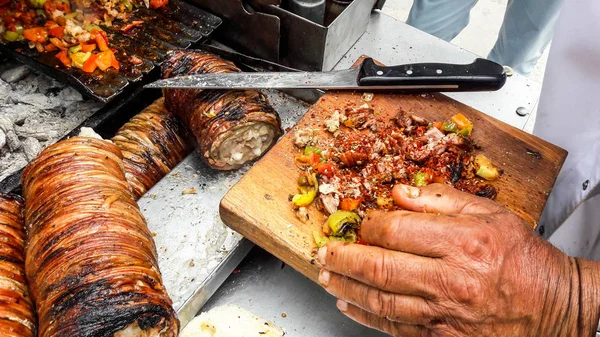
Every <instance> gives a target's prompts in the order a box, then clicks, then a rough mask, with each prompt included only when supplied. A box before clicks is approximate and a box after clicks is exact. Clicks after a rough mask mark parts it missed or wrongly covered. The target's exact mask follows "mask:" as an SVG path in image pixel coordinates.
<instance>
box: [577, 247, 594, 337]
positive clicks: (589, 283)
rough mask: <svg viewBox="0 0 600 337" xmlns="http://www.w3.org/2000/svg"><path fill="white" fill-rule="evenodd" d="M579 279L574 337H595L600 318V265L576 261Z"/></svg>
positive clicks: (587, 261) (581, 260)
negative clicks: (577, 312)
mask: <svg viewBox="0 0 600 337" xmlns="http://www.w3.org/2000/svg"><path fill="white" fill-rule="evenodd" d="M575 263H576V264H577V267H578V268H577V272H578V279H579V298H578V307H579V308H578V311H579V314H578V319H577V323H576V324H577V330H575V331H573V333H574V334H572V335H573V336H595V333H596V328H597V327H598V319H599V317H600V263H598V262H593V261H589V260H584V259H579V258H576V259H575Z"/></svg>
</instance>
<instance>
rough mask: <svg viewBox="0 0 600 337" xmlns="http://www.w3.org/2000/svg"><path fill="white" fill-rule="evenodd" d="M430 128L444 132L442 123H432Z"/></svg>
mask: <svg viewBox="0 0 600 337" xmlns="http://www.w3.org/2000/svg"><path fill="white" fill-rule="evenodd" d="M431 127H434V128H436V129H438V130H440V131H442V132H444V123H442V122H433V123H431Z"/></svg>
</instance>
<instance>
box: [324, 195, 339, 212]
mask: <svg viewBox="0 0 600 337" xmlns="http://www.w3.org/2000/svg"><path fill="white" fill-rule="evenodd" d="M319 199H321V202H322V204H323V209H324V210H325V211H326V212H327V214H333V213H335V211H337V209H338V206H339V205H340V198H339V197H338V195H337V194H335V193H332V194H321V195H319Z"/></svg>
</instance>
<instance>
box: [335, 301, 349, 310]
mask: <svg viewBox="0 0 600 337" xmlns="http://www.w3.org/2000/svg"><path fill="white" fill-rule="evenodd" d="M337 307H338V309H340V311H346V310H348V302H346V301H342V300H338V301H337Z"/></svg>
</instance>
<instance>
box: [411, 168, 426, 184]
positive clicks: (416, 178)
mask: <svg viewBox="0 0 600 337" xmlns="http://www.w3.org/2000/svg"><path fill="white" fill-rule="evenodd" d="M427 178H428V174H427V173H425V172H423V171H419V172H417V173H415V174H413V176H412V185H413V186H417V187H421V186H427V185H428V184H429V179H427Z"/></svg>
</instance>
